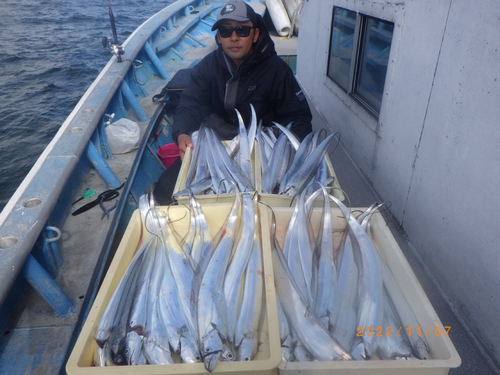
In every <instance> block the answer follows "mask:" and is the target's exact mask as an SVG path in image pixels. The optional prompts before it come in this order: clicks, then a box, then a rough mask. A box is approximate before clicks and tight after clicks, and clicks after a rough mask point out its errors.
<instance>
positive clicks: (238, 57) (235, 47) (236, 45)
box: [217, 20, 259, 65]
mask: <svg viewBox="0 0 500 375" xmlns="http://www.w3.org/2000/svg"><path fill="white" fill-rule="evenodd" d="M238 26H252V22H251V21H247V22H238V21H233V20H227V21H224V23H223V24H222V27H238ZM258 38H259V29H251V30H250V34H249V35H248V36H247V37H242V36H238V35H236V31H233V32H232V34H231V36H230V37H229V38H222V37H221V36H220V32H219V31H217V40H218V41H219V43H220V44H221V45H222V49H223V50H224V52H225V53H226V54H227V55H228V56H229V57H230V58H231V59H233V61H234V63H235V64H236V65H240V64H241V62H242V61H243V59H244V58H245V56H246V55H247V54H248V53H250V52H251V51H252V45H253V43H255V42H257V39H258Z"/></svg>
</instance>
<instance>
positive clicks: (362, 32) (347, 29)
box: [327, 7, 394, 117]
mask: <svg viewBox="0 0 500 375" xmlns="http://www.w3.org/2000/svg"><path fill="white" fill-rule="evenodd" d="M393 29H394V23H392V22H388V21H384V20H380V19H377V18H373V17H370V16H366V15H362V14H359V13H356V12H353V11H351V10H347V9H344V8H339V7H334V11H333V23H332V34H331V40H330V53H329V61H328V71H327V75H328V77H330V78H331V79H332V80H333V81H334V82H335V83H336V84H337V85H339V86H340V87H341V88H342V89H343V90H344V91H345V92H347V93H348V94H349V95H351V96H352V97H354V98H355V99H356V100H357V101H359V102H360V103H361V104H362V105H363V106H364V107H365V108H366V109H367V110H368V111H369V112H370V113H372V114H373V115H374V116H376V117H378V115H379V113H380V108H381V106H382V97H383V93H384V84H385V76H386V73H387V65H388V62H389V53H390V50H391V42H392V35H393Z"/></svg>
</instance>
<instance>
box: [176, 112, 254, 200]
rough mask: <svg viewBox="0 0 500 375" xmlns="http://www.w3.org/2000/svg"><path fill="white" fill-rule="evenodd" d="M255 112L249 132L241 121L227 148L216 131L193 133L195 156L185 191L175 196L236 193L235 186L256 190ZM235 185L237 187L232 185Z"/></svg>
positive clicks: (207, 130)
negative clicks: (253, 150) (254, 158)
mask: <svg viewBox="0 0 500 375" xmlns="http://www.w3.org/2000/svg"><path fill="white" fill-rule="evenodd" d="M251 109H252V122H251V124H250V128H249V130H248V131H247V129H246V127H245V124H244V122H243V119H242V117H241V115H240V113H239V112H238V110H236V113H237V115H238V119H239V134H238V135H237V136H236V137H235V138H234V139H233V140H231V141H229V142H228V143H227V145H224V144H223V143H222V142H221V139H220V138H219V137H218V136H217V134H216V132H214V130H213V129H211V128H208V127H206V126H203V125H202V126H201V127H200V129H199V130H198V131H197V132H195V133H193V135H192V141H193V143H194V150H193V155H192V157H191V161H190V164H189V170H188V173H187V176H186V181H185V188H184V189H183V190H181V191H179V192H176V193H175V194H174V198H176V197H179V196H185V195H188V194H189V193H190V192H191V193H193V194H196V195H208V194H223V193H234V191H235V190H234V185H236V187H237V188H238V190H239V191H242V192H244V191H255V187H254V172H253V170H252V162H251V160H252V157H251V155H252V149H253V146H254V143H255V142H254V139H255V132H256V130H257V117H256V115H255V110H254V109H253V107H251ZM233 183H234V184H233Z"/></svg>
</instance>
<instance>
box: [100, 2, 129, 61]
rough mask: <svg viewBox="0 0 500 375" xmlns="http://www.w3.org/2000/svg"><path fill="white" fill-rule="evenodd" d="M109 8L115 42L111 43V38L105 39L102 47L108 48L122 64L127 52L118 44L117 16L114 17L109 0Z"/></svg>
mask: <svg viewBox="0 0 500 375" xmlns="http://www.w3.org/2000/svg"><path fill="white" fill-rule="evenodd" d="M108 8H109V21H110V23H111V31H112V32H113V42H111V38H106V37H103V38H102V45H103V46H104V47H108V49H109V50H110V52H111V53H112V54H113V55H115V56H116V57H117V60H118V62H122V55H123V54H124V53H125V50H124V49H123V47H122V46H121V45H120V44H119V43H118V34H117V33H116V24H115V16H114V15H113V10H112V9H111V0H108Z"/></svg>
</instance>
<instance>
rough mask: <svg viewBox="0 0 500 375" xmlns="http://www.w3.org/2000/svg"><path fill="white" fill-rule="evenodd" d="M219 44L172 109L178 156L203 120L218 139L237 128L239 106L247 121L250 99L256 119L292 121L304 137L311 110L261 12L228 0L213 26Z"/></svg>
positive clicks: (308, 129) (268, 122)
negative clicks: (278, 52) (281, 56)
mask: <svg viewBox="0 0 500 375" xmlns="http://www.w3.org/2000/svg"><path fill="white" fill-rule="evenodd" d="M212 30H217V35H216V40H217V44H218V48H217V50H215V51H213V52H212V53H210V54H208V55H207V56H206V57H205V58H204V59H202V60H201V61H200V62H199V63H198V65H197V66H196V67H195V68H194V69H193V72H192V75H191V81H190V84H189V85H188V87H187V88H186V90H185V91H184V93H183V94H182V96H181V100H180V102H179V105H178V107H177V109H176V112H175V116H174V126H173V138H174V140H175V141H176V142H177V144H178V145H179V150H180V154H181V157H182V156H183V155H184V152H185V150H186V148H187V147H193V144H192V142H191V134H192V133H193V132H194V131H196V130H198V129H199V128H200V125H201V124H202V123H204V124H205V125H206V126H209V127H211V128H213V129H215V130H216V131H217V132H218V133H219V136H220V137H221V138H222V139H229V138H232V137H234V136H235V135H236V134H237V133H238V120H237V115H236V112H235V109H237V110H238V111H239V112H240V113H241V115H242V117H243V119H244V121H245V124H247V125H248V124H250V119H251V109H250V104H252V105H253V107H254V108H255V111H256V114H257V119H258V121H262V124H263V126H271V125H272V121H276V122H278V123H280V124H282V125H288V124H289V123H290V122H292V128H291V130H292V131H293V132H294V133H295V134H296V135H297V136H298V137H299V138H301V139H302V138H304V137H305V136H306V135H307V134H308V133H309V132H311V129H312V128H311V118H312V116H311V111H310V109H309V105H308V104H307V100H306V98H305V95H304V93H303V92H302V90H301V88H300V86H299V85H298V83H297V81H296V80H295V77H294V75H293V72H292V70H291V69H290V67H289V66H288V65H287V64H286V63H285V62H284V61H283V60H282V59H281V58H279V57H278V56H277V54H276V51H275V49H274V43H273V41H272V40H271V38H270V36H269V32H268V30H267V28H266V26H265V24H264V20H263V18H262V16H260V15H258V14H256V13H255V11H254V10H253V8H252V7H250V6H249V5H248V4H246V3H245V2H243V1H241V0H230V1H228V2H227V3H226V4H225V5H224V6H223V7H222V8H221V9H220V11H219V12H218V16H217V21H216V22H215V24H214V25H213V27H212Z"/></svg>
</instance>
